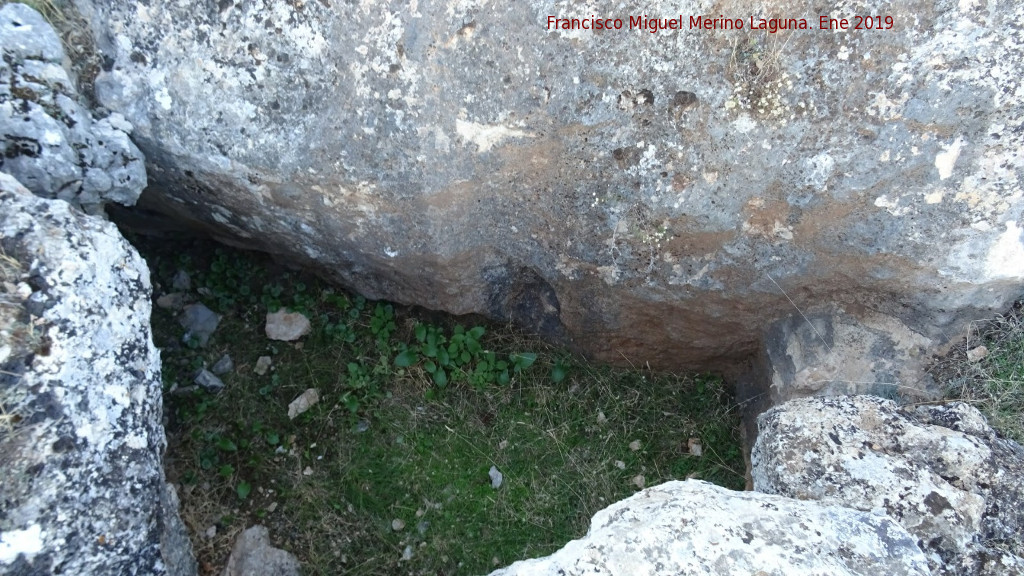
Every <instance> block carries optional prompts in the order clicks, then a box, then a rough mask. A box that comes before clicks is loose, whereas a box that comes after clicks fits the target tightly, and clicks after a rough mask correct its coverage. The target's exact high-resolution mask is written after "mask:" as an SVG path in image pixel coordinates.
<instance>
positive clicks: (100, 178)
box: [0, 4, 146, 211]
mask: <svg viewBox="0 0 1024 576" xmlns="http://www.w3.org/2000/svg"><path fill="white" fill-rule="evenodd" d="M0 52H2V59H0V170H2V171H3V172H6V173H8V174H11V175H13V176H15V177H16V178H17V179H18V180H19V181H20V182H21V183H23V184H24V185H25V187H27V188H28V189H29V190H31V191H32V192H34V193H35V194H37V195H39V196H42V197H44V198H60V199H62V200H67V201H68V202H72V203H74V204H76V205H79V206H81V207H83V208H84V209H86V210H87V211H96V210H99V209H100V207H101V206H102V205H103V204H104V203H105V202H108V201H112V202H118V203H120V204H125V205H132V204H135V201H136V199H138V197H139V194H141V193H142V189H143V188H145V187H146V169H145V159H144V158H143V156H142V153H141V152H140V151H139V149H138V148H136V146H135V144H133V143H132V141H131V140H130V139H129V138H128V134H130V133H131V131H132V126H131V124H129V123H128V122H127V121H126V120H125V119H124V116H122V115H121V114H118V113H113V114H110V115H108V116H106V117H103V118H94V117H93V116H92V115H91V114H90V112H89V111H88V110H86V109H85V108H83V107H82V106H81V105H80V104H79V103H78V93H77V91H76V90H75V87H74V84H73V83H72V82H71V79H70V78H69V77H68V73H67V72H66V71H65V70H64V68H63V66H62V63H63V60H64V52H63V49H62V47H61V41H60V38H58V37H57V34H56V33H54V31H53V29H52V28H51V27H50V25H49V24H47V23H46V21H45V20H44V19H43V17H42V16H40V15H39V14H38V13H37V12H35V11H34V10H32V9H31V8H29V7H28V6H25V5H23V4H7V5H6V6H4V7H2V8H0Z"/></svg>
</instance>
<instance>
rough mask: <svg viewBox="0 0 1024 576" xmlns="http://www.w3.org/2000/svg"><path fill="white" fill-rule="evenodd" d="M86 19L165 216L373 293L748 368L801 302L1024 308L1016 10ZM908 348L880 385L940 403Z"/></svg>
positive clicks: (216, 9)
mask: <svg viewBox="0 0 1024 576" xmlns="http://www.w3.org/2000/svg"><path fill="white" fill-rule="evenodd" d="M75 4H76V5H77V6H78V7H79V8H80V9H81V11H82V12H83V13H84V14H86V15H87V18H88V19H89V21H90V25H91V27H92V29H93V32H94V36H95V37H96V39H97V42H98V43H99V45H100V49H101V50H102V51H103V52H104V54H105V56H106V57H108V58H109V61H110V63H111V66H109V69H108V70H105V71H104V72H103V73H101V74H100V77H99V78H98V79H97V81H96V89H97V97H98V99H99V100H100V102H102V104H103V105H104V106H106V107H108V108H110V109H111V110H113V111H116V112H119V113H121V114H122V115H123V116H124V117H125V118H126V119H127V120H128V121H129V122H131V123H132V124H133V125H134V126H135V131H134V132H133V136H134V137H135V138H136V141H137V143H138V144H139V146H140V148H141V149H142V150H144V151H145V152H146V155H147V157H148V158H150V162H151V166H152V170H151V174H150V176H151V177H152V178H153V179H154V181H155V182H157V183H158V184H159V185H160V186H159V188H158V189H157V188H154V201H155V202H156V200H157V199H159V201H158V202H156V203H157V204H158V205H159V206H160V207H161V208H162V209H163V210H165V211H166V212H168V213H170V214H172V215H174V216H176V217H178V218H181V219H183V220H186V221H188V222H191V223H194V224H196V225H198V226H200V227H202V228H205V229H207V230H209V231H212V232H214V233H216V234H218V235H220V236H221V237H227V238H232V239H233V240H234V241H235V242H238V243H242V244H244V245H246V246H248V247H252V248H261V249H263V250H267V251H270V252H273V253H275V254H278V255H281V256H283V257H286V258H288V259H290V260H292V261H294V262H296V263H299V264H313V265H316V266H317V267H318V268H319V269H320V271H321V272H323V273H324V274H326V275H329V276H331V277H332V278H333V279H335V280H338V281H341V282H342V283H344V284H346V285H348V286H351V287H353V288H355V289H357V290H358V291H360V292H361V293H363V294H365V295H367V296H369V297H372V298H386V299H389V300H392V301H398V302H403V303H416V304H419V305H422V306H425V307H428V308H431V309H443V310H447V311H450V312H454V313H458V314H462V313H468V312H477V313H482V314H486V315H488V316H490V317H492V318H500V319H502V320H507V319H509V318H512V319H514V320H516V321H517V322H519V323H521V324H522V325H525V326H526V327H527V328H528V329H529V330H531V331H532V332H535V333H540V334H544V335H546V336H549V337H554V338H559V337H561V338H565V339H572V341H573V343H574V344H575V345H576V346H578V347H579V348H581V349H583V350H585V351H587V352H589V353H590V354H591V355H592V356H593V357H595V359H597V360H600V361H609V360H610V361H616V362H620V363H624V362H625V360H624V358H625V359H628V360H629V361H631V362H633V363H634V364H639V365H643V364H644V363H645V362H649V363H650V364H651V365H652V366H660V367H667V368H693V367H697V368H707V367H717V368H722V369H732V367H733V366H737V365H739V363H738V362H737V359H745V358H747V357H750V356H753V355H756V354H759V353H761V352H762V351H763V350H764V348H765V339H766V334H767V333H768V332H769V330H770V328H771V327H772V325H773V324H774V323H775V322H778V321H780V320H784V319H785V318H788V317H790V316H792V317H798V316H799V314H798V312H797V310H796V308H797V307H799V308H800V310H802V311H803V313H804V314H806V315H808V316H809V317H817V316H822V315H833V314H839V315H845V316H846V317H848V318H849V319H850V321H865V322H867V323H866V324H865V326H866V327H867V329H868V330H869V331H870V330H871V329H872V328H871V326H873V325H876V324H877V323H876V322H875V321H874V318H875V317H874V315H873V314H867V313H865V312H864V311H867V310H875V311H877V314H879V315H882V316H885V317H890V318H892V322H894V323H898V324H902V325H903V326H905V327H906V330H907V331H909V333H912V334H917V335H919V336H915V338H922V339H927V340H929V341H938V342H941V341H945V340H946V339H947V338H949V337H952V336H953V335H955V334H958V333H959V332H960V329H961V328H963V327H964V325H965V324H966V322H967V321H969V320H970V319H973V318H979V317H985V316H989V315H991V313H992V312H993V311H1000V310H1004V309H1005V308H1006V307H1007V306H1008V304H1009V303H1011V302H1012V301H1013V300H1014V299H1015V298H1017V297H1019V296H1020V285H1021V281H1022V280H1024V266H1022V265H1021V264H1020V262H1021V261H1024V243H1022V238H1021V234H1022V231H1024V197H1022V196H1021V195H1020V186H1019V182H1020V181H1022V180H1024V157H1022V156H1021V155H1020V154H1018V153H1017V151H1018V150H1020V149H1021V148H1022V147H1024V130H1021V127H1022V126H1024V124H1022V123H1024V91H1020V90H1018V89H1017V87H1018V84H1019V82H1020V80H1019V77H1018V75H1017V73H1016V71H1017V70H1019V69H1021V68H1022V67H1024V37H1022V35H1024V32H1022V31H1021V30H1020V29H1019V27H1018V26H1017V25H1016V23H1017V22H1021V21H1024V3H1021V2H1017V1H1016V0H992V2H990V3H987V4H985V8H984V10H982V11H981V12H983V14H984V15H983V16H982V15H979V14H980V13H977V12H975V11H972V10H968V9H964V8H962V7H963V6H967V5H969V4H968V3H958V2H955V1H953V0H941V1H939V2H932V1H930V0H912V1H911V2H910V3H902V4H899V5H898V6H897V5H893V4H892V3H888V2H882V1H881V0H869V1H867V2H866V3H862V4H858V11H859V12H862V13H864V14H867V13H871V14H886V15H892V16H893V17H894V18H895V21H896V23H897V24H896V26H894V28H893V29H891V30H886V31H884V33H877V31H876V33H864V31H852V30H851V31H849V32H845V33H827V32H821V31H815V30H806V31H795V32H793V33H790V34H788V35H786V40H784V41H780V38H782V35H776V34H768V33H766V32H762V31H756V30H749V29H744V30H699V31H698V30H683V31H664V32H659V33H658V34H653V35H652V34H649V33H647V31H639V30H631V31H630V30H619V31H609V32H606V33H595V32H591V31H581V30H572V31H566V30H553V29H549V28H548V17H549V16H564V17H574V16H575V17H587V16H589V15H590V14H597V15H599V16H601V15H607V16H608V17H619V18H624V19H626V24H627V27H628V19H629V17H630V16H639V15H641V14H648V15H652V16H666V17H667V16H670V15H674V14H676V13H677V12H678V11H679V10H680V9H679V5H678V4H676V3H670V2H654V3H652V2H641V1H639V0H595V1H593V2H589V3H587V4H586V9H585V10H584V9H583V8H580V5H579V3H574V2H570V1H568V0H524V1H523V2H514V3H510V2H484V1H482V0H457V1H456V0H452V1H450V2H417V3H412V2H407V1H406V0H381V1H380V2H375V3H374V5H373V6H374V8H373V10H369V9H367V8H366V6H365V5H363V4H360V3H358V2H330V3H327V2H304V3H301V4H300V3H293V4H287V3H282V4H280V5H276V4H275V8H274V10H273V14H272V15H269V16H268V14H267V10H266V9H265V7H264V6H263V5H262V4H259V3H244V2H243V3H237V2H236V3H233V4H228V3H221V4H220V5H218V4H217V3H213V2H208V3H205V4H201V5H197V4H194V3H173V2H156V3H151V4H150V5H147V6H146V7H145V8H140V7H139V4H138V2H136V1H134V0H104V1H102V2H100V1H96V0H76V1H75ZM971 5H973V4H971ZM687 6H691V8H692V13H693V14H694V15H696V14H697V13H700V12H701V11H703V10H704V9H705V8H706V7H707V6H710V5H704V4H702V5H700V6H698V5H696V4H693V5H689V4H688V5H687ZM684 12H685V11H684ZM714 14H716V15H717V14H725V15H726V16H728V17H735V18H744V19H746V18H747V17H748V15H750V5H749V3H748V2H741V1H740V0H725V1H724V2H719V3H716V4H714ZM140 15H142V16H144V17H140ZM794 16H795V15H794ZM804 16H806V17H807V18H809V19H810V20H811V22H810V24H811V25H812V26H816V25H817V21H816V20H814V15H812V14H805V15H804ZM686 18H687V15H686V14H685V13H684V23H685V20H686ZM285 23H287V24H285ZM772 279H774V281H773V280H772ZM776 282H777V283H778V285H776ZM783 291H785V294H784V293H783ZM787 294H788V297H787ZM839 309H842V310H843V312H842V313H840V312H839V311H838V310H839ZM862 315H863V318H862ZM883 336H885V335H883ZM893 338H895V336H885V337H882V338H878V342H879V343H881V344H884V343H885V342H886V340H887V339H888V340H892V339H893ZM881 344H880V345H881ZM902 358H904V355H903V353H902V352H900V353H899V354H894V355H893V358H892V359H891V362H890V363H889V365H888V366H881V367H879V369H878V370H877V371H876V370H874V369H872V370H871V371H870V373H869V374H868V378H867V379H868V380H869V381H871V382H872V383H874V382H887V381H889V380H888V379H887V376H886V375H887V374H897V373H898V376H899V378H900V381H901V385H906V386H909V387H911V389H914V388H919V387H920V386H919V385H918V383H915V382H914V380H915V378H916V377H918V376H919V374H918V373H917V372H915V370H914V369H913V366H909V365H908V366H903V365H902V364H901V362H902ZM810 359H811V358H810V357H808V358H807V360H810ZM824 360H825V361H826V362H831V363H832V364H834V360H835V359H834V358H825V359H824ZM830 370H831V369H830ZM858 372H859V373H862V371H858ZM769 379H770V378H769Z"/></svg>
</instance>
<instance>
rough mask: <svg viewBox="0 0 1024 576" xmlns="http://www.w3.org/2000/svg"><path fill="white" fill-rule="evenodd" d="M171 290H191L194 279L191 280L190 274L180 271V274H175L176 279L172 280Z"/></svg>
mask: <svg viewBox="0 0 1024 576" xmlns="http://www.w3.org/2000/svg"><path fill="white" fill-rule="evenodd" d="M171 288H174V289H175V290H179V291H182V292H187V291H189V290H191V289H192V279H191V278H189V275H188V272H185V271H184V270H178V272H177V273H175V274H174V278H172V279H171Z"/></svg>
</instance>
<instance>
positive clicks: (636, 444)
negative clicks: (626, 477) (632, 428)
mask: <svg viewBox="0 0 1024 576" xmlns="http://www.w3.org/2000/svg"><path fill="white" fill-rule="evenodd" d="M629 449H630V450H632V451H633V452H636V451H637V450H639V449H640V441H639V440H633V441H632V442H630V443H629Z"/></svg>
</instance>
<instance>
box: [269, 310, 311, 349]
mask: <svg viewBox="0 0 1024 576" xmlns="http://www.w3.org/2000/svg"><path fill="white" fill-rule="evenodd" d="M311 328H312V327H311V326H310V323H309V318H306V317H305V316H304V315H302V314H301V313H299V312H288V311H286V310H283V309H282V310H278V311H277V312H268V313H267V325H266V333H267V338H270V339H271V340H281V341H283V342H291V341H293V340H298V339H299V338H302V337H303V336H305V335H306V334H309V331H310V330H311Z"/></svg>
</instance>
